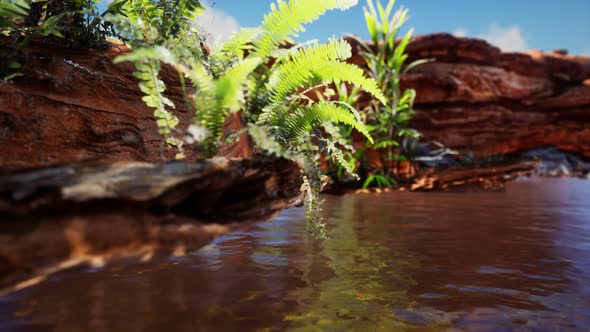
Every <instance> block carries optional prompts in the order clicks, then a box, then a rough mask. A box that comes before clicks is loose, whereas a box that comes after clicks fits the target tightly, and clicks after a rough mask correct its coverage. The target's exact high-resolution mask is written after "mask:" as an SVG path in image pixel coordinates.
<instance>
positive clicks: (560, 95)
mask: <svg viewBox="0 0 590 332" xmlns="http://www.w3.org/2000/svg"><path fill="white" fill-rule="evenodd" d="M408 53H409V60H408V61H413V60H416V59H433V62H431V63H428V64H424V65H422V66H419V67H416V68H415V69H414V70H412V71H411V72H409V73H408V74H406V75H405V76H404V77H403V80H402V85H403V86H404V87H411V88H414V89H416V91H417V98H416V104H415V109H416V115H415V117H414V119H413V120H412V126H413V127H414V128H416V129H418V130H419V131H420V132H421V133H422V134H423V135H424V136H426V137H428V138H430V139H434V140H436V141H439V142H441V143H443V144H444V145H446V146H448V147H450V148H453V149H457V150H459V151H461V152H463V153H466V154H472V155H473V156H475V157H488V156H493V155H504V154H512V153H517V152H522V151H526V150H530V149H534V148H540V147H547V146H554V147H557V148H559V149H560V150H563V151H567V152H571V153H575V154H579V155H581V156H584V157H586V158H588V157H590V57H576V56H568V55H566V54H564V52H552V53H543V52H540V51H531V52H528V53H503V52H501V51H500V50H499V49H498V48H496V47H494V46H492V45H490V44H488V43H486V42H485V41H483V40H478V39H470V38H456V37H453V36H451V35H448V34H434V35H427V36H420V37H417V38H415V39H414V40H413V41H412V43H411V44H410V45H409V47H408Z"/></svg>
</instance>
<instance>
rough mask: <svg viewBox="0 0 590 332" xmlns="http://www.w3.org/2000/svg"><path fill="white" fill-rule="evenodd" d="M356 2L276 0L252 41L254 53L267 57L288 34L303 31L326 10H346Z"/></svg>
mask: <svg viewBox="0 0 590 332" xmlns="http://www.w3.org/2000/svg"><path fill="white" fill-rule="evenodd" d="M356 3H357V0H322V1H317V0H291V1H289V2H288V3H287V2H286V1H285V0H277V3H276V4H274V3H272V4H271V12H270V13H269V14H267V15H265V16H264V20H263V21H262V24H261V25H260V29H261V31H262V36H261V38H260V39H259V40H257V41H256V42H255V43H254V45H255V48H256V55H257V56H259V57H261V58H267V57H268V56H270V54H271V52H272V51H273V50H275V49H276V48H277V47H278V45H280V44H281V43H282V42H283V41H285V40H286V39H287V38H288V37H289V36H294V35H296V34H297V33H299V32H303V31H305V28H304V27H303V25H304V24H308V23H311V22H313V21H315V20H316V19H318V18H319V17H320V16H322V15H323V14H324V13H325V12H326V11H328V10H333V9H340V10H346V9H348V8H350V7H352V6H354V5H356Z"/></svg>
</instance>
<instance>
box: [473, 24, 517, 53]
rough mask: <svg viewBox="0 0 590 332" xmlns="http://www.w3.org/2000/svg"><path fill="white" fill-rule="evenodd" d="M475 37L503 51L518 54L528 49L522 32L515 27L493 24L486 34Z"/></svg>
mask: <svg viewBox="0 0 590 332" xmlns="http://www.w3.org/2000/svg"><path fill="white" fill-rule="evenodd" d="M477 37H478V38H482V39H485V40H487V41H488V42H489V43H491V44H493V45H496V46H498V47H499V48H500V49H502V50H503V51H509V52H518V51H525V50H527V49H528V45H527V42H526V40H525V39H524V36H523V35H522V31H521V30H520V28H519V27H518V26H517V25H512V26H508V27H501V26H499V25H497V24H495V23H494V24H492V25H491V26H490V27H489V29H488V31H487V32H486V33H484V34H482V35H479V36H477Z"/></svg>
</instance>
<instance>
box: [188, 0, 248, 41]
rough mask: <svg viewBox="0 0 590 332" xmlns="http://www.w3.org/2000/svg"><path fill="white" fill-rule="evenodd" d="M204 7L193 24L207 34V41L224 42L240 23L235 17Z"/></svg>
mask: <svg viewBox="0 0 590 332" xmlns="http://www.w3.org/2000/svg"><path fill="white" fill-rule="evenodd" d="M205 7H206V9H205V11H203V14H202V15H201V16H197V17H196V19H195V24H196V25H197V26H198V27H199V28H200V29H201V30H202V31H203V32H205V33H206V34H207V43H208V44H213V43H215V42H224V41H227V40H228V39H229V37H230V36H231V35H232V33H234V32H236V31H238V30H240V23H238V20H236V19H235V17H233V16H231V15H229V14H227V13H225V12H223V11H221V10H218V9H216V8H214V7H211V6H207V5H205Z"/></svg>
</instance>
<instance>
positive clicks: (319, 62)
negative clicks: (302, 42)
mask: <svg viewBox="0 0 590 332" xmlns="http://www.w3.org/2000/svg"><path fill="white" fill-rule="evenodd" d="M351 55H352V49H351V46H350V44H348V42H346V41H345V40H342V39H332V40H331V41H330V42H329V43H327V44H318V43H315V44H314V45H313V46H312V47H309V48H305V49H302V50H300V51H299V52H297V53H295V54H294V55H292V56H291V57H290V58H289V59H288V60H286V61H284V62H283V63H282V64H280V65H279V66H278V68H273V69H274V73H273V74H272V75H271V77H270V78H269V82H268V87H269V90H271V93H272V94H273V98H272V100H273V102H278V101H281V100H284V99H285V98H286V96H288V95H289V94H290V93H291V92H293V91H294V90H295V89H297V88H298V87H301V86H304V85H306V84H307V83H310V82H311V81H312V80H313V78H314V72H315V71H318V70H319V69H320V68H321V67H322V66H323V65H324V63H327V62H330V61H338V60H346V59H348V58H350V56H351ZM361 72H362V70H361Z"/></svg>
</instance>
